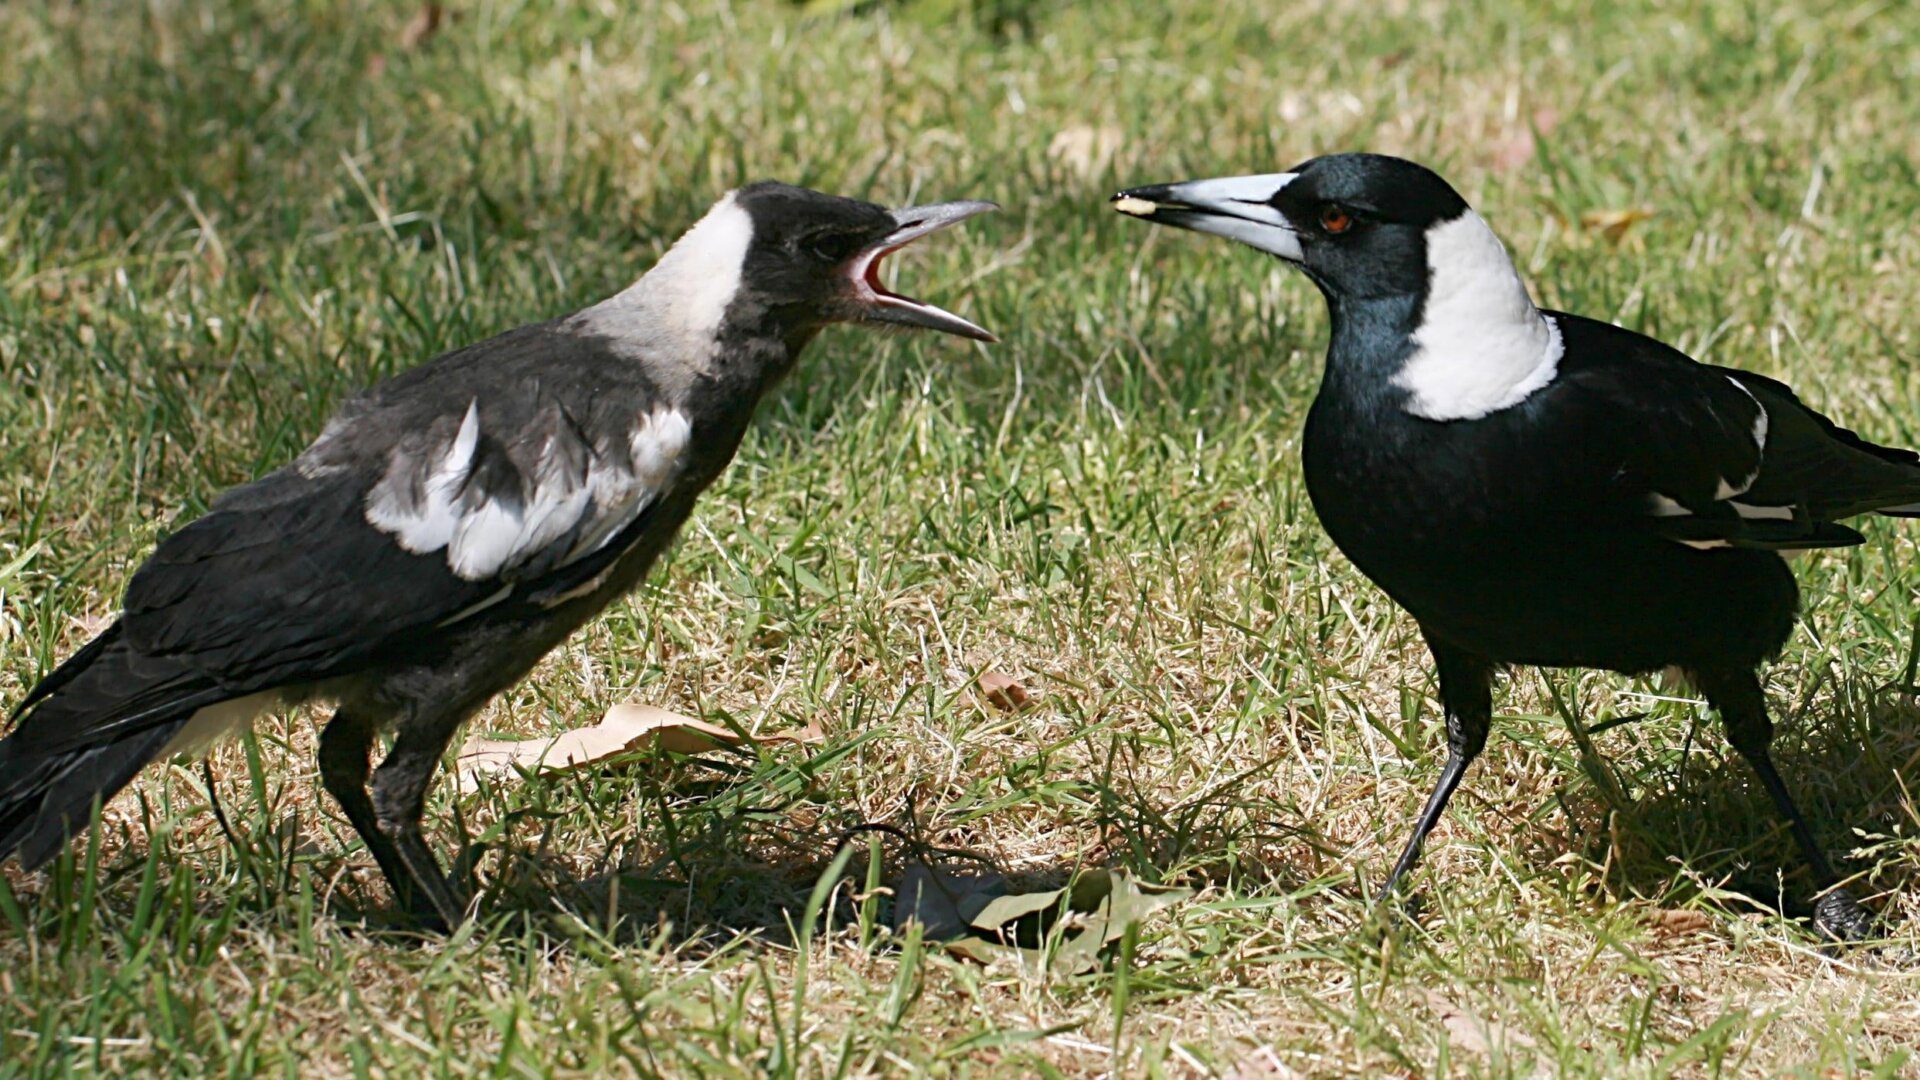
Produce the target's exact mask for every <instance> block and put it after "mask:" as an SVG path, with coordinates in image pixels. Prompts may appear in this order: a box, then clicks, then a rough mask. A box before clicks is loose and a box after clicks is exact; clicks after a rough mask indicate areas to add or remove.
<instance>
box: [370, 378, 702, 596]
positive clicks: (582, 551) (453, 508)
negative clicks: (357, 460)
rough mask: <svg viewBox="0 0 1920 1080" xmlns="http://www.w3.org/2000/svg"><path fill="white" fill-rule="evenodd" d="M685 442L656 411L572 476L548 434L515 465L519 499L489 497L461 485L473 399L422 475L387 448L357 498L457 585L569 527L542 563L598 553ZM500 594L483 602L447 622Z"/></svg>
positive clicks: (654, 493) (468, 464)
mask: <svg viewBox="0 0 1920 1080" xmlns="http://www.w3.org/2000/svg"><path fill="white" fill-rule="evenodd" d="M692 436H693V428H692V424H691V423H690V422H689V421H688V419H687V416H686V414H685V413H682V412H680V411H679V410H677V409H664V408H663V409H656V410H654V411H653V412H652V413H650V414H648V415H645V416H641V417H639V418H638V420H637V421H636V423H635V426H634V428H633V430H632V432H631V433H630V434H629V435H628V437H627V440H626V443H627V445H626V446H624V447H599V448H596V450H595V451H594V452H593V453H592V455H591V464H590V465H589V466H588V468H587V471H586V475H585V476H584V477H579V476H576V475H575V474H574V473H573V472H572V471H571V470H570V469H569V468H568V465H567V462H568V457H569V455H568V454H567V453H566V452H565V451H566V449H567V448H565V447H562V446H560V445H559V443H558V442H557V440H559V439H560V438H563V437H565V436H564V435H563V434H562V433H560V432H555V433H554V434H551V435H549V436H548V440H547V442H546V444H545V445H544V446H543V447H542V448H541V450H540V454H539V457H538V458H537V460H536V461H535V462H533V464H532V465H531V466H530V467H529V466H526V465H524V464H522V463H516V464H519V465H521V468H522V469H523V470H524V472H525V475H524V479H525V481H526V482H525V484H524V486H523V491H522V495H523V496H524V502H523V501H521V500H519V499H501V498H490V497H488V496H487V495H486V493H485V492H482V491H478V490H470V489H469V488H468V486H467V481H468V478H469V476H470V474H471V472H472V468H473V457H474V450H475V447H476V446H477V445H478V443H479V439H480V412H479V403H478V402H477V401H476V402H474V403H473V404H470V405H469V406H468V407H467V413H466V417H465V418H464V419H463V420H462V421H461V423H460V429H459V431H458V432H456V433H455V435H454V437H453V439H452V441H451V442H450V443H449V444H448V446H447V448H446V449H445V450H444V451H442V452H441V453H440V454H439V455H437V456H436V457H435V458H434V460H433V463H432V468H431V471H430V472H429V473H428V474H427V475H426V476H424V477H423V476H421V475H420V473H421V466H420V463H419V462H418V461H416V460H415V459H414V458H412V457H410V456H408V454H407V453H406V452H405V451H404V450H401V451H395V453H394V455H393V458H392V460H391V461H390V462H389V463H388V466H387V472H386V475H385V476H383V477H382V478H381V479H380V482H379V483H377V484H375V485H374V486H373V490H371V491H369V492H368V493H367V503H366V519H367V523H368V524H370V525H372V526H373V527H375V528H377V529H379V530H380V531H382V532H385V533H387V534H389V535H391V536H392V537H393V538H394V540H395V542H397V543H398V544H399V545H400V546H401V547H402V548H404V549H405V550H407V551H410V552H413V553H414V554H416V555H425V554H429V553H432V552H435V551H440V550H443V549H444V550H445V551H446V553H447V554H446V558H447V566H448V568H449V569H451V570H452V571H453V572H454V574H455V575H457V576H459V577H460V578H463V579H465V580H467V581H484V580H486V579H488V578H492V577H497V576H499V575H501V574H503V573H505V572H507V571H510V570H512V569H513V568H514V567H517V566H520V565H522V564H524V563H526V562H529V561H531V560H533V559H534V558H536V557H537V556H539V555H540V554H541V553H542V552H543V551H545V550H546V549H548V548H550V547H551V546H552V545H553V544H555V543H556V542H558V541H560V540H561V539H562V538H564V537H566V536H567V535H568V534H569V533H572V532H575V530H576V529H577V530H578V533H577V535H576V536H575V538H574V540H573V542H572V544H571V546H569V547H568V548H567V550H566V551H564V552H559V553H558V556H559V557H558V558H557V559H555V560H553V561H552V562H551V563H550V565H551V566H554V567H559V566H565V565H567V564H568V563H570V562H573V561H574V560H576V559H579V558H580V557H582V556H584V555H587V554H590V553H592V552H594V551H597V550H598V549H600V548H601V547H603V546H604V545H605V544H606V543H607V542H608V541H610V540H611V539H612V538H613V537H614V536H616V535H618V533H619V532H620V531H621V530H622V529H624V528H626V527H627V526H628V525H630V524H632V522H633V521H634V519H635V518H637V517H639V516H640V513H641V511H643V510H645V509H646V507H647V506H648V504H650V503H652V502H653V500H654V499H656V498H658V497H659V496H660V494H661V492H663V491H664V490H666V488H667V486H668V485H669V484H670V483H672V481H673V477H674V474H675V473H676V472H677V471H678V470H679V468H680V464H681V460H682V458H683V457H684V456H685V454H686V449H687V444H688V442H689V441H690V440H691V439H692ZM583 452H584V450H583ZM505 595H506V593H505V592H502V593H499V594H496V595H494V596H491V597H489V598H487V599H486V600H484V601H482V602H480V603H478V604H475V605H473V606H472V607H469V608H467V609H465V610H463V611H461V612H459V613H458V614H455V615H453V616H451V617H450V618H449V619H448V620H447V622H457V621H459V620H460V619H464V618H466V617H467V616H469V615H472V614H474V613H475V612H478V611H480V610H482V609H484V608H486V607H489V606H491V605H493V604H495V603H498V602H499V601H500V600H501V599H504V597H505ZM442 625H445V623H443V624H442Z"/></svg>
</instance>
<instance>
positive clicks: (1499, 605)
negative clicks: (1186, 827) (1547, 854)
mask: <svg viewBox="0 0 1920 1080" xmlns="http://www.w3.org/2000/svg"><path fill="white" fill-rule="evenodd" d="M1326 524H1327V529H1328V533H1329V534H1330V535H1331V536H1332V537H1333V539H1334V542H1335V544H1336V545H1337V546H1338V547H1339V548H1340V549H1341V551H1342V552H1343V553H1344V554H1346V556H1347V557H1348V558H1349V559H1350V560H1352V562H1353V563H1354V565H1355V566H1357V567H1358V568H1359V569H1360V571H1361V572H1362V573H1363V574H1365V575H1366V576H1367V577H1368V578H1369V579H1371V580H1372V581H1373V582H1374V583H1375V584H1377V585H1379V586H1380V588H1381V589H1382V590H1383V591H1385V592H1386V593H1387V594H1388V595H1389V596H1391V597H1393V599H1394V600H1395V601H1396V602H1398V603H1399V604H1400V605H1401V606H1402V607H1404V608H1406V609H1407V610H1408V612H1410V613H1411V614H1412V615H1413V616H1414V617H1415V618H1416V619H1418V620H1419V621H1420V623H1421V625H1422V627H1424V628H1425V629H1426V630H1428V631H1429V632H1430V633H1433V634H1435V635H1437V636H1439V637H1442V638H1445V639H1447V640H1448V641H1450V642H1452V643H1453V644H1455V645H1458V646H1460V647H1462V648H1465V649H1469V650H1471V651H1473V652H1476V653H1478V654H1480V655H1483V656H1486V657H1488V658H1490V659H1493V660H1495V661H1499V662H1503V663H1517V664H1531V665H1541V666H1549V667H1594V668H1607V669H1612V670H1616V671H1627V672H1642V671H1649V670H1653V669H1656V668H1660V667H1664V666H1667V665H1669V664H1682V665H1686V666H1717V665H1722V664H1730V665H1744V666H1752V665H1754V664H1757V663H1759V662H1760V661H1762V660H1763V659H1765V658H1767V657H1769V656H1771V655H1772V654H1774V653H1776V652H1778V651H1779V648H1780V646H1781V645H1782V644H1784V643H1785V641H1786V639H1787V636H1788V634H1789V633H1791V630H1792V625H1793V616H1794V612H1795V609H1796V607H1797V605H1798V589H1797V586H1796V585H1795V583H1794V580H1793V575H1792V573H1791V572H1790V571H1789V570H1787V568H1786V566H1785V564H1784V563H1782V561H1781V560H1780V559H1778V558H1776V557H1774V556H1773V555H1772V554H1771V553H1768V552H1762V551H1742V550H1715V551H1699V550H1695V549H1693V548H1689V547H1686V546H1685V545H1682V544H1678V543H1675V542H1673V541H1670V540H1666V539H1663V538H1660V537H1654V536H1649V535H1643V534H1640V533H1637V532H1634V531H1631V530H1624V529H1623V530H1614V531H1611V532H1607V531H1594V532H1588V531H1585V530H1581V529H1576V528H1571V527H1563V528H1553V529H1550V528H1531V529H1513V530H1501V529H1498V528H1484V527H1482V528H1462V529H1461V530H1459V531H1458V532H1453V533H1444V532H1439V531H1436V530H1434V529H1431V528H1427V529H1422V528H1418V527H1415V526H1413V525H1410V524H1408V523H1405V522H1402V523H1400V527H1397V528H1396V527H1394V523H1393V522H1391V521H1381V520H1375V521H1372V522H1367V523H1358V522H1353V521H1328V522H1327V523H1326Z"/></svg>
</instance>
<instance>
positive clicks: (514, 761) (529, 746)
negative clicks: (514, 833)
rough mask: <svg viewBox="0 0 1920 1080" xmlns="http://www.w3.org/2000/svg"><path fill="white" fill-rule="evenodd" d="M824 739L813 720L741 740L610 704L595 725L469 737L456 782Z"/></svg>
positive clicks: (631, 705) (725, 730)
mask: <svg viewBox="0 0 1920 1080" xmlns="http://www.w3.org/2000/svg"><path fill="white" fill-rule="evenodd" d="M820 738H821V734H820V729H819V728H817V727H814V726H813V725H811V724H809V725H808V726H806V727H804V728H800V729H798V730H795V731H777V732H770V733H767V734H764V735H757V736H754V737H753V738H751V739H743V738H742V737H741V736H740V735H739V733H737V732H735V731H734V730H733V729H732V728H729V727H722V726H720V725H718V724H709V723H707V722H706V721H704V720H695V719H694V718H693V717H691V716H681V715H680V714H679V713H675V712H668V711H667V710H666V709H662V708H658V707H656V706H653V705H642V704H639V703H637V702H626V703H624V704H620V705H615V706H614V707H613V708H611V709H608V710H607V714H606V716H604V717H602V718H601V720H600V722H599V723H597V724H594V725H592V726H591V727H583V728H575V729H574V730H572V731H564V732H561V733H560V734H558V735H555V736H554V737H552V738H550V739H542V738H533V739H488V738H482V737H480V736H475V737H474V738H471V739H468V740H467V742H466V744H465V745H464V746H462V747H461V748H460V757H459V759H458V780H457V782H458V784H459V786H460V790H462V791H472V790H475V789H476V788H478V787H479V786H480V781H481V780H482V779H485V778H489V777H491V778H493V779H496V780H506V779H512V778H516V777H518V776H520V775H521V773H522V771H528V772H560V771H563V770H567V769H577V768H579V767H581V766H582V765H591V764H593V763H594V762H596V761H604V760H606V759H607V758H611V757H617V756H619V755H622V754H632V753H638V752H640V751H643V750H651V749H660V750H667V751H671V752H672V753H676V754H699V753H703V752H705V751H708V750H712V749H715V748H716V747H721V746H740V745H743V744H745V743H748V742H753V743H779V742H817V741H819V740H820Z"/></svg>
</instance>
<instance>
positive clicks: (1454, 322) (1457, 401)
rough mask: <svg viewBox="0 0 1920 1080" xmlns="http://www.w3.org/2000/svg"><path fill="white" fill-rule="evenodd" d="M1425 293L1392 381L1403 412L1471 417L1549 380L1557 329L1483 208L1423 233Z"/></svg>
mask: <svg viewBox="0 0 1920 1080" xmlns="http://www.w3.org/2000/svg"><path fill="white" fill-rule="evenodd" d="M1426 240H1427V299H1426V305H1425V306H1424V307H1423V308H1422V309H1421V312H1420V326H1419V328H1418V329H1417V330H1415V331H1414V333H1413V344H1414V351H1413V355H1412V356H1409V357H1408V358H1407V361H1406V363H1405V364H1404V365H1402V367H1401V368H1400V370H1399V372H1397V373H1396V374H1395V375H1394V377H1393V382H1394V385H1395V386H1398V387H1400V388H1401V389H1403V390H1405V391H1407V392H1408V394H1409V395H1410V397H1409V399H1408V401H1407V411H1408V412H1411V413H1412V414H1414V415H1415V416H1420V417H1424V418H1426V419H1428V420H1473V419H1477V418H1479V417H1482V416H1485V415H1487V414H1488V413H1491V412H1496V411H1498V410H1500V409H1505V408H1508V407H1510V406H1513V405H1517V404H1519V403H1520V402H1521V401H1524V400H1526V398H1527V396H1528V395H1530V394H1532V393H1533V392H1534V391H1536V390H1538V389H1540V388H1541V387H1543V386H1545V385H1547V384H1548V383H1550V382H1552V381H1553V376H1554V373H1555V372H1557V371H1558V370H1559V367H1560V356H1561V354H1562V352H1563V351H1564V350H1565V345H1564V343H1563V342H1562V341H1561V338H1560V328H1559V327H1558V326H1556V325H1555V324H1554V322H1553V320H1552V319H1551V318H1549V317H1548V316H1546V315H1544V314H1542V313H1541V312H1540V309H1539V308H1537V307H1535V306H1534V304H1533V298H1532V297H1531V296H1528V295H1527V286H1526V283H1525V282H1523V281H1521V280H1520V274H1519V272H1518V271H1517V270H1515V269H1514V268H1513V260H1512V259H1510V258H1508V256H1507V249H1506V246H1505V245H1503V244H1501V243H1500V238H1499V237H1498V236H1495V235H1494V233H1493V230H1492V229H1491V228H1489V227H1488V226H1487V223H1486V221H1484V220H1483V219H1482V218H1481V217H1480V215H1479V214H1476V213H1474V212H1473V211H1471V210H1469V211H1467V212H1466V213H1464V214H1462V215H1460V216H1459V217H1457V218H1454V219H1453V220H1451V221H1445V222H1442V223H1440V224H1438V225H1435V226H1433V227H1432V228H1430V229H1428V230H1427V237H1426Z"/></svg>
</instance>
